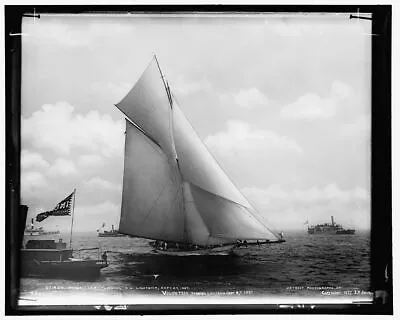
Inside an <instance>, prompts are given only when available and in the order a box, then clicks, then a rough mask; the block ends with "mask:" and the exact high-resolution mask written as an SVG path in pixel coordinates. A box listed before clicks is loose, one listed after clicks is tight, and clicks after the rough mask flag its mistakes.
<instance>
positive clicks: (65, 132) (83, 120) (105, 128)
mask: <svg viewBox="0 0 400 320" xmlns="http://www.w3.org/2000/svg"><path fill="white" fill-rule="evenodd" d="M123 128H124V126H123V122H122V121H114V120H113V119H112V118H111V116H110V115H101V114H100V113H99V112H97V111H90V112H89V113H87V114H86V115H83V114H79V113H74V107H73V106H71V105H69V104H68V103H67V102H58V103H56V104H53V105H51V104H46V105H44V106H43V107H42V108H41V110H39V111H36V112H35V113H33V114H32V116H31V117H30V118H27V119H22V124H21V132H22V139H26V140H28V141H31V142H32V144H33V145H34V146H35V147H37V148H49V149H52V150H54V151H55V152H57V153H60V154H69V153H70V150H71V148H81V149H84V150H91V151H97V152H99V153H101V154H102V155H103V156H106V157H112V156H114V155H116V154H118V155H119V154H121V152H122V150H123V139H124V136H123Z"/></svg>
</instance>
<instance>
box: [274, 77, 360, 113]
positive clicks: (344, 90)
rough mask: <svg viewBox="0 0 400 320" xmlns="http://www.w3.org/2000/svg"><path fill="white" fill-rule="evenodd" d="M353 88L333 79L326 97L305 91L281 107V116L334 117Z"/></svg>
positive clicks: (349, 97) (350, 95)
mask: <svg viewBox="0 0 400 320" xmlns="http://www.w3.org/2000/svg"><path fill="white" fill-rule="evenodd" d="M352 96H353V90H352V88H351V87H350V86H348V85H347V84H345V83H342V82H339V81H335V82H333V83H332V87H331V93H330V95H329V96H328V97H326V98H321V97H320V96H319V95H317V94H315V93H310V92H309V93H306V94H304V95H302V96H301V97H299V98H298V99H297V100H296V101H295V102H293V103H290V104H288V105H286V106H285V107H283V108H282V110H281V116H282V117H284V118H292V119H310V120H312V119H323V118H325V119H328V118H332V117H334V116H335V115H336V114H337V113H338V111H339V109H340V107H341V105H342V104H343V102H344V101H345V100H346V99H351V97H352Z"/></svg>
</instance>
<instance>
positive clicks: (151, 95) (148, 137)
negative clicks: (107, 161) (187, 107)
mask: <svg viewBox="0 0 400 320" xmlns="http://www.w3.org/2000/svg"><path fill="white" fill-rule="evenodd" d="M116 106H117V107H118V108H119V109H120V110H121V111H122V112H123V113H124V114H125V115H126V117H127V121H126V137H125V159H124V178H123V191H122V206H121V220H120V227H119V231H120V232H122V233H127V234H130V235H133V236H139V237H143V238H149V239H156V240H165V241H174V242H183V243H192V244H198V245H216V244H227V243H234V242H235V241H236V240H239V239H240V240H246V239H247V240H263V239H265V240H276V239H277V237H276V235H275V234H274V233H273V232H271V231H270V230H269V228H268V227H267V226H266V225H264V224H263V223H262V222H261V221H260V220H259V218H258V217H257V214H256V212H255V210H254V208H253V207H252V206H251V205H250V203H249V202H248V201H247V199H246V198H245V197H244V196H243V195H242V194H241V193H240V191H239V190H238V189H237V188H236V187H235V185H234V184H233V183H232V181H231V180H230V179H229V178H228V176H227V175H226V174H225V172H224V171H223V170H222V169H221V167H220V166H219V165H218V163H217V162H216V161H215V159H214V158H213V157H212V155H211V154H210V153H209V151H208V150H207V148H206V147H205V146H204V144H203V143H202V141H201V140H200V138H199V137H198V136H197V134H196V133H195V131H194V129H193V128H192V126H191V125H190V123H189V121H188V120H187V119H186V117H185V116H184V114H183V112H182V111H181V109H180V107H179V106H178V104H177V103H176V100H175V99H174V98H173V93H172V92H171V90H170V88H169V86H168V83H167V82H166V81H164V78H163V75H162V73H161V69H160V68H159V65H158V61H157V59H156V58H155V57H154V59H153V60H152V61H151V63H150V65H149V66H148V67H147V68H146V70H145V71H144V73H143V74H142V75H141V77H140V78H139V80H138V81H137V83H136V84H135V86H134V87H133V88H132V89H131V90H130V91H129V92H128V94H127V95H126V96H125V97H124V98H123V99H122V100H121V102H120V103H118V104H116Z"/></svg>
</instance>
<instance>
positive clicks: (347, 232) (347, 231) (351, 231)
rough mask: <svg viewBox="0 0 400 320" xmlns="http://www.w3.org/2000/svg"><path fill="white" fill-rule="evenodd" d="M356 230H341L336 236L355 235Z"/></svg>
mask: <svg viewBox="0 0 400 320" xmlns="http://www.w3.org/2000/svg"><path fill="white" fill-rule="evenodd" d="M355 232H356V230H354V229H348V230H341V231H337V232H336V234H354V233H355Z"/></svg>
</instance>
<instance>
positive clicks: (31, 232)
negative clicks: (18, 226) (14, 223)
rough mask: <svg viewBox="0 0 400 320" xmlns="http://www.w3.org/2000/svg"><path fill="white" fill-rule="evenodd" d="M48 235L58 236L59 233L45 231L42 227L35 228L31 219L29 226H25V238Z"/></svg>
mask: <svg viewBox="0 0 400 320" xmlns="http://www.w3.org/2000/svg"><path fill="white" fill-rule="evenodd" d="M50 234H60V231H58V230H56V231H45V230H44V229H43V227H35V225H34V223H33V219H32V220H31V225H29V226H26V227H25V230H24V235H25V236H42V235H50Z"/></svg>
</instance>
